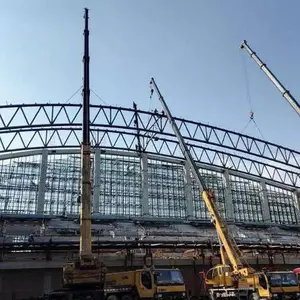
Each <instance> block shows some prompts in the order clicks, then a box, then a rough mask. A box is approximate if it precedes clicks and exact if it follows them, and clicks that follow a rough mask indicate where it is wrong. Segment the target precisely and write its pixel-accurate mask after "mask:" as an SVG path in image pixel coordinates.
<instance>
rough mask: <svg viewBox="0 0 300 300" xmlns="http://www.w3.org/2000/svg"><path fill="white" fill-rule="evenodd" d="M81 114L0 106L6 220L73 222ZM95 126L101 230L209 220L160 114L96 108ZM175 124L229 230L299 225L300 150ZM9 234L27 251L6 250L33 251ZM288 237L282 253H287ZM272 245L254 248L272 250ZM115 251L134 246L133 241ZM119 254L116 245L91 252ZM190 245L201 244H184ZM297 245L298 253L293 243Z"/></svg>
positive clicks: (70, 109)
mask: <svg viewBox="0 0 300 300" xmlns="http://www.w3.org/2000/svg"><path fill="white" fill-rule="evenodd" d="M81 109H82V106H81V105H80V104H72V103H68V104H23V105H10V106H0V126H1V127H0V175H1V176H0V178H1V179H0V214H1V220H9V219H11V218H12V219H15V220H20V221H21V220H25V219H26V220H32V222H34V220H44V222H45V223H47V222H48V221H49V220H51V219H55V218H57V219H58V218H59V217H61V216H63V217H64V218H67V219H68V220H69V221H70V220H72V219H76V218H77V216H78V213H79V203H80V199H79V178H80V155H79V154H80V150H79V146H80V140H81V138H80V137H81V123H82V122H81ZM90 120H91V123H90V126H91V141H92V146H93V163H92V168H93V169H92V173H93V211H94V216H93V219H94V221H95V222H97V219H98V220H101V221H102V222H105V220H107V221H109V222H112V221H115V222H118V220H124V219H126V220H131V221H132V222H133V223H135V224H137V223H138V221H140V226H145V224H147V222H148V223H151V224H152V225H153V226H162V227H163V226H164V224H176V223H188V224H189V226H194V225H196V226H198V225H199V224H200V223H202V224H204V223H207V222H209V216H208V214H207V211H206V209H205V207H204V203H203V201H202V199H201V196H200V191H199V188H198V187H197V185H196V184H195V182H194V179H193V178H192V176H191V174H189V172H188V171H187V168H186V165H185V162H184V159H183V157H182V154H181V151H180V150H179V145H178V141H177V139H176V137H175V136H174V134H173V131H172V129H171V128H170V125H169V123H168V121H167V118H166V116H165V115H164V113H163V112H157V111H154V112H147V111H142V110H138V109H136V108H135V109H134V108H133V109H131V108H121V107H112V106H100V105H92V106H91V112H90ZM176 122H177V124H178V126H179V128H180V131H181V133H182V135H183V136H184V138H185V140H186V141H187V144H188V146H189V147H190V149H191V153H192V155H193V157H194V159H195V160H196V162H197V165H198V166H199V170H200V171H201V174H202V175H203V177H204V178H205V180H207V184H208V186H209V187H210V188H213V189H214V190H215V192H216V198H217V202H218V205H219V209H220V211H221V213H222V214H223V215H224V216H225V218H226V219H227V221H228V222H230V223H231V224H236V225H238V224H247V226H249V227H251V228H253V226H261V225H263V226H266V227H272V226H292V227H293V226H294V227H296V228H297V227H299V226H300V213H299V191H298V189H299V187H300V182H299V180H300V177H299V176H300V173H299V167H300V152H298V151H295V150H292V149H289V148H286V147H283V146H280V145H276V144H273V143H270V142H267V141H263V140H261V139H257V138H254V137H250V136H247V135H243V134H241V133H237V132H233V131H230V130H226V129H223V128H219V127H214V126H211V125H207V124H203V123H197V122H194V121H189V120H185V119H180V118H176ZM22 222H23V221H22ZM29 222H30V221H29ZM62 223H64V225H59V228H60V229H61V228H63V227H64V226H65V227H66V228H67V227H68V228H69V226H70V224H68V225H66V224H67V222H62ZM3 224H4V223H3ZM155 224H156V225H155ZM3 226H4V225H3ZM136 226H137V227H138V226H139V225H136ZM4 227H5V226H4ZM22 230H23V229H22ZM134 230H137V229H133V231H134ZM168 230H169V229H168ZM189 230H191V229H190V228H189V229H187V231H186V232H188V231H189ZM203 230H204V229H203ZM126 231H127V232H128V230H127V229H126V228H125V229H124V230H123V232H126ZM3 232H4V231H2V235H5V233H3ZM9 234H10V235H13V234H15V235H16V236H23V237H22V239H21V240H24V241H25V242H23V243H22V244H23V246H20V245H19V244H17V243H16V242H17V239H16V240H15V241H14V242H12V243H10V242H6V243H5V245H4V244H3V245H2V246H1V247H4V248H5V249H7V250H8V249H10V250H13V248H14V247H25V248H26V247H29V246H28V245H27V244H26V237H25V235H26V234H28V232H24V233H22V232H21V231H20V229H18V230H16V229H13V228H11V232H10V233H9ZM51 234H53V233H51ZM122 234H123V233H122ZM122 234H121V233H120V235H122ZM163 234H171V233H170V232H169V233H167V232H166V233H163ZM172 234H174V236H175V235H176V234H180V233H179V232H178V231H177V232H173V233H172ZM58 235H63V234H61V233H60V234H58ZM292 239H293V237H290V240H291V241H290V242H289V240H287V241H286V242H284V244H281V245H277V246H276V247H277V248H278V247H279V248H280V247H281V248H280V249H282V250H283V249H284V248H285V247H291V246H289V244H293V241H292ZM59 243H61V244H60V246H59V245H56V246H55V245H54V244H53V246H51V247H58V248H59V247H73V246H74V247H77V244H76V243H75V244H76V245H75V244H74V245H73V244H72V243H71V244H70V242H69V241H67V240H66V241H62V240H61V241H60V242H59ZM170 243H171V242H170V240H169V241H167V240H166V242H165V244H166V246H165V247H169V246H170V247H171V244H172V243H171V244H170ZM204 244H205V243H204ZM204 244H203V247H207V245H204ZM267 244H268V243H265V244H264V245H265V246H263V245H262V244H261V245H258V244H255V245H256V246H255V247H258V248H261V247H264V249H267V248H266V247H270V246H267ZM105 245H109V246H105ZM118 245H120V247H125V248H126V247H129V248H130V247H136V246H137V244H134V243H133V242H132V243H129V244H128V243H121V244H118ZM139 245H142V244H139ZM159 245H160V247H161V245H162V243H160V244H159ZM174 245H175V244H174ZM174 245H173V246H172V247H175V246H176V247H179V246H178V244H176V245H175V246H174ZM243 245H244V246H243ZM243 245H241V247H246V248H247V247H250V245H246V244H243ZM115 246H116V245H114V243H113V242H112V241H110V242H109V243H107V244H105V243H104V244H103V243H101V244H97V245H96V244H95V247H104V248H105V247H115ZM7 247H8V248H7ZM31 247H33V248H35V247H36V249H38V248H39V247H42V248H43V247H46V244H42V243H41V244H38V243H37V244H35V245H33V246H31ZM117 247H119V246H117ZM142 247H144V246H142ZM145 247H146V246H145ZM147 247H154V246H153V245H148V246H147ZM184 247H187V248H190V247H192V248H194V247H196V248H197V247H200V248H201V247H202V246H201V245H198V246H196V245H192V244H191V243H187V244H185V246H184ZM274 247H275V245H274ZM293 247H294V249H298V245H297V244H296V242H295V245H294V246H293ZM4 248H2V250H4ZM25 248H24V249H25ZM58 248H57V249H58ZM246 248H245V249H246ZM279 248H278V249H279ZM26 249H27V248H26ZM247 249H248V248H247ZM5 251H6V250H5ZM297 251H298V250H297Z"/></svg>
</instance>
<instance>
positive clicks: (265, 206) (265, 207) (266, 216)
mask: <svg viewBox="0 0 300 300" xmlns="http://www.w3.org/2000/svg"><path fill="white" fill-rule="evenodd" d="M259 183H260V187H261V198H262V203H261V206H262V207H261V208H262V216H263V221H264V223H271V215H270V207H269V201H268V193H267V186H266V182H265V181H264V180H260V182H259Z"/></svg>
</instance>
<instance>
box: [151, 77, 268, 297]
mask: <svg viewBox="0 0 300 300" xmlns="http://www.w3.org/2000/svg"><path fill="white" fill-rule="evenodd" d="M150 88H151V96H152V95H153V93H154V92H155V93H156V95H157V97H158V98H159V100H160V102H161V104H162V107H163V110H164V112H165V114H166V116H167V118H168V120H169V122H170V124H171V126H172V129H173V130H174V133H175V135H176V137H177V139H178V142H179V146H180V149H181V151H182V153H183V155H184V157H185V159H186V161H187V163H188V165H189V167H190V170H191V172H192V174H193V176H194V178H195V180H196V182H197V183H198V184H199V186H200V188H201V189H202V198H203V200H204V202H205V204H206V207H207V209H208V211H209V214H210V217H211V220H212V223H213V224H214V226H215V229H216V232H217V235H218V237H219V240H220V242H221V247H223V248H224V250H225V253H226V254H227V257H228V260H229V262H230V265H231V268H232V270H230V272H229V271H228V266H227V265H221V266H220V265H219V266H216V267H215V268H213V269H212V270H210V271H211V272H210V271H209V272H210V273H211V274H212V278H210V279H211V280H210V283H212V285H214V286H215V287H217V288H215V290H211V291H210V294H211V297H213V298H215V299H216V298H219V297H221V298H222V297H228V296H229V297H230V295H231V296H232V294H230V295H228V293H225V294H224V292H225V290H224V288H225V287H228V288H231V289H230V291H231V292H234V294H235V296H237V297H238V294H239V293H236V292H237V291H239V288H243V290H247V293H248V295H247V296H251V295H252V296H257V297H261V298H269V297H270V293H269V290H268V282H267V278H266V276H265V274H264V273H258V272H255V270H254V269H252V268H251V267H249V266H248V265H247V264H246V266H245V265H244V264H243V263H242V255H241V252H240V251H239V249H238V247H237V245H236V243H235V240H234V239H233V238H232V236H231V234H230V232H229V230H228V228H227V225H226V223H225V221H224V220H223V218H222V216H221V215H220V213H219V211H218V208H217V205H216V201H215V197H214V193H213V191H212V190H210V189H208V187H207V186H206V183H205V182H204V180H203V178H202V177H201V174H200V172H199V169H198V167H197V165H196V163H195V161H194V159H193V157H192V155H191V153H190V151H189V149H188V147H187V145H186V143H185V141H184V139H183V136H182V135H181V133H180V130H179V128H178V126H177V124H176V122H175V120H174V118H173V116H172V114H171V112H170V110H169V108H168V106H167V104H166V102H165V100H164V98H163V96H162V94H161V92H160V90H159V88H158V86H157V85H156V83H155V80H154V78H151V81H150ZM221 254H222V260H225V258H224V255H223V253H221ZM224 263H225V262H224V261H223V264H224ZM209 272H208V273H209ZM207 279H208V278H207ZM207 283H209V280H207ZM220 287H222V291H223V293H222V292H221V293H220V292H219V291H218V288H220ZM217 295H219V296H217ZM220 295H223V296H220ZM254 298H255V297H253V299H254Z"/></svg>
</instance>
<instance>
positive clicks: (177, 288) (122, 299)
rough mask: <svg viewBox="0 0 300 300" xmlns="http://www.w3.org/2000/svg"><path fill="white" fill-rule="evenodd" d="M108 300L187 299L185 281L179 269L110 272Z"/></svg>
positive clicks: (107, 286)
mask: <svg viewBox="0 0 300 300" xmlns="http://www.w3.org/2000/svg"><path fill="white" fill-rule="evenodd" d="M105 299H106V300H133V299H135V300H138V299H161V300H164V299H174V300H184V299H187V294H186V288H185V283H184V280H183V276H182V273H181V271H180V270H179V269H156V268H144V269H139V270H134V271H124V272H116V273H108V274H107V275H106V283H105Z"/></svg>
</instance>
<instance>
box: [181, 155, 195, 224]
mask: <svg viewBox="0 0 300 300" xmlns="http://www.w3.org/2000/svg"><path fill="white" fill-rule="evenodd" d="M183 170H184V184H185V200H186V217H187V219H189V218H194V214H193V191H192V177H191V168H190V167H189V165H188V162H187V161H185V164H184V168H183Z"/></svg>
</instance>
